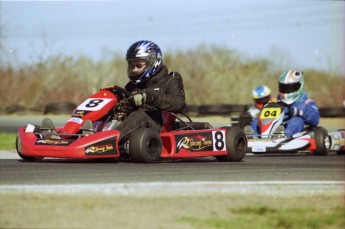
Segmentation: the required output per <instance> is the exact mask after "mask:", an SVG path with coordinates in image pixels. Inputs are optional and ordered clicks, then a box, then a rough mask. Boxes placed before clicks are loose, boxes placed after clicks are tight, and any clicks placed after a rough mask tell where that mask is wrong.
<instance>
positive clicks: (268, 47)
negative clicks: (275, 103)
mask: <svg viewBox="0 0 345 229" xmlns="http://www.w3.org/2000/svg"><path fill="white" fill-rule="evenodd" d="M344 30H345V1H327V0H324V1H311V0H309V1H303V0H289V1H284V0H251V1H250V0H237V1H236V0H188V1H186V0H140V1H139V0H114V1H8V0H5V1H1V2H0V45H1V46H0V57H1V63H2V64H5V63H16V64H18V63H24V64H30V63H33V62H37V61H40V60H44V59H46V58H48V57H49V56H54V55H66V56H73V57H76V58H77V57H79V56H82V55H84V56H88V57H90V58H92V59H94V60H96V61H98V60H102V59H105V58H111V57H113V56H114V55H115V54H120V55H123V57H124V56H125V53H126V50H127V48H128V47H129V46H130V45H131V44H132V43H134V42H136V41H138V40H143V39H148V40H152V41H154V42H155V43H157V44H158V45H159V46H160V48H161V49H162V51H163V56H164V52H167V51H169V52H174V51H183V50H188V49H193V48H196V47H198V46H199V45H206V46H208V45H216V46H220V47H224V48H228V49H230V50H236V51H237V52H240V53H242V54H243V55H244V56H246V57H247V58H267V59H270V60H273V61H274V62H275V63H278V64H279V65H281V66H282V68H286V69H282V71H285V70H287V69H290V68H294V69H301V70H303V69H305V68H314V69H319V70H326V71H328V70H330V71H336V72H338V73H341V74H344V75H345V64H344V63H345V54H344V53H345V51H344V50H345V31H344ZM200 58H202V57H200Z"/></svg>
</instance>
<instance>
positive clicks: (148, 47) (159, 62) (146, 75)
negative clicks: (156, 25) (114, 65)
mask: <svg viewBox="0 0 345 229" xmlns="http://www.w3.org/2000/svg"><path fill="white" fill-rule="evenodd" d="M138 59H139V60H144V61H145V62H146V67H145V68H144V69H143V70H142V71H140V72H133V71H132V70H133V69H132V68H133V67H132V66H133V65H132V61H134V60H138ZM126 61H127V64H128V77H129V79H130V80H131V81H132V82H133V83H141V82H145V81H147V80H148V79H150V78H152V77H153V76H155V75H157V73H158V72H159V71H160V69H161V68H162V66H163V58H162V52H161V49H160V48H159V46H158V45H156V44H155V43H153V42H152V41H148V40H142V41H138V42H135V43H134V44H132V45H131V46H130V47H129V48H128V50H127V54H126Z"/></svg>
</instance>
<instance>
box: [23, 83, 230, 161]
mask: <svg viewBox="0 0 345 229" xmlns="http://www.w3.org/2000/svg"><path fill="white" fill-rule="evenodd" d="M118 102H119V100H118V98H117V96H115V95H114V94H113V93H112V92H111V91H109V90H101V91H99V92H97V93H95V94H93V95H92V96H90V98H88V99H86V100H85V101H84V102H83V103H81V104H80V105H79V106H78V107H77V108H76V109H75V110H74V112H73V113H72V116H71V118H70V119H69V120H68V121H67V122H66V124H65V126H64V127H63V128H58V129H56V130H57V132H58V133H59V134H65V135H66V136H68V135H73V134H76V133H77V132H78V131H79V130H80V128H81V127H82V125H83V123H84V122H85V120H91V121H92V122H94V121H97V120H99V119H100V118H102V117H103V116H104V115H106V114H107V113H108V112H109V111H110V109H112V108H113V107H114V106H115V105H116V103H118ZM163 120H164V126H163V128H162V132H161V133H160V136H161V139H162V153H161V157H162V158H193V157H206V156H222V155H227V149H226V148H227V143H226V132H227V129H226V128H219V129H203V130H178V131H171V125H172V123H173V122H174V120H175V117H173V116H172V115H171V114H170V113H168V112H163ZM119 136H120V132H119V131H118V130H105V131H100V132H96V133H94V134H90V135H88V136H82V137H80V138H78V139H76V138H69V137H61V139H51V138H50V139H44V138H41V137H40V135H39V134H38V133H34V132H33V131H31V132H30V131H26V127H22V128H20V129H19V131H18V142H19V144H17V145H20V147H21V148H20V149H19V150H18V152H20V154H21V155H23V156H27V157H53V158H118V157H120V150H119V144H118V143H119V142H118V141H119Z"/></svg>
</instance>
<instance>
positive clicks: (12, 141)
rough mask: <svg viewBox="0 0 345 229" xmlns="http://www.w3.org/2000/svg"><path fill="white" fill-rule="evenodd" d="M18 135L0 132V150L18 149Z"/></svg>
mask: <svg viewBox="0 0 345 229" xmlns="http://www.w3.org/2000/svg"><path fill="white" fill-rule="evenodd" d="M16 136H17V135H16V134H8V133H2V132H0V150H13V149H16Z"/></svg>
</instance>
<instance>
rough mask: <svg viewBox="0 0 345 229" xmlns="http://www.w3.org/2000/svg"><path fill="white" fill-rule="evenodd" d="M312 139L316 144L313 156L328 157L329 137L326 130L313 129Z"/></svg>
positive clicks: (320, 128)
mask: <svg viewBox="0 0 345 229" xmlns="http://www.w3.org/2000/svg"><path fill="white" fill-rule="evenodd" d="M314 139H315V144H316V149H315V150H314V151H313V152H314V155H317V156H326V155H328V151H329V147H330V137H329V135H328V133H327V130H326V129H324V128H322V127H315V128H314Z"/></svg>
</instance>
